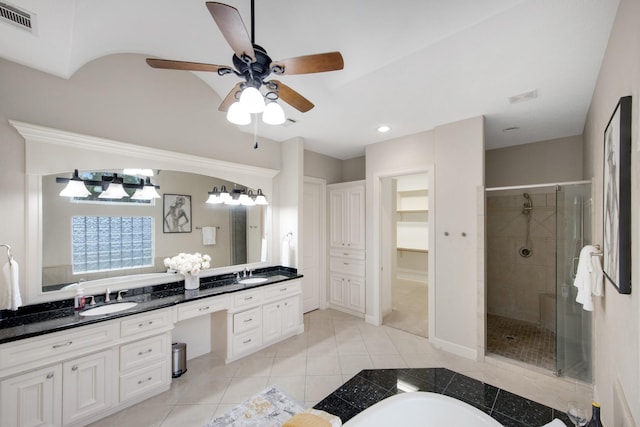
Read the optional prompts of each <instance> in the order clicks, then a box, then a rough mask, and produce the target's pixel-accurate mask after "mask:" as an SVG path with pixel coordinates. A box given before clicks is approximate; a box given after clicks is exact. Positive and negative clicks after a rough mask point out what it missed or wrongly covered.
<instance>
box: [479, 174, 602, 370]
mask: <svg viewBox="0 0 640 427" xmlns="http://www.w3.org/2000/svg"><path fill="white" fill-rule="evenodd" d="M584 184H588V185H590V186H591V196H592V198H593V194H594V188H593V182H592V181H591V180H583V181H565V182H552V183H544V184H526V185H514V186H504V187H490V188H485V195H486V193H488V192H493V191H505V190H531V189H542V188H552V189H553V191H555V192H556V199H557V194H558V189H559V188H562V187H567V186H572V185H584ZM557 215H558V207H557V206H556V218H557ZM591 216H592V218H591V219H592V227H593V212H592V213H591ZM592 233H593V230H592ZM592 235H593V234H592ZM486 239H487V236H486V235H485V244H486ZM557 239H558V230H556V242H557ZM556 250H557V246H556ZM557 262H558V255H557V253H556V316H557V315H558V312H559V310H558V301H559V299H558V295H559V292H558V291H559V289H558V286H559V283H558V274H557V271H558V268H557ZM569 262H571V263H572V262H573V261H569ZM485 263H486V256H485ZM488 286H489V284H488V283H487V284H486V286H485V292H488ZM571 288H573V286H571ZM485 316H486V310H485ZM557 322H558V320H557V318H556V331H555V333H556V354H555V357H556V370H555V371H554V372H553V374H554V375H556V376H563V375H565V374H566V373H567V370H566V369H564V367H561V366H559V359H560V358H559V357H558V349H559V347H560V346H559V343H558V339H559V338H558V337H559V334H558V331H557V329H558V327H557ZM592 335H593V331H591V336H590V337H589V339H590V342H591V343H593V336H592ZM486 337H487V331H486V330H485V340H486ZM485 348H486V346H485ZM590 363H591V365H592V366H591V369H593V348H591V354H590ZM591 376H593V372H591Z"/></svg>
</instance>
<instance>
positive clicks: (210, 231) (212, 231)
mask: <svg viewBox="0 0 640 427" xmlns="http://www.w3.org/2000/svg"><path fill="white" fill-rule="evenodd" d="M202 244H203V245H205V246H207V245H215V244H216V228H215V227H202Z"/></svg>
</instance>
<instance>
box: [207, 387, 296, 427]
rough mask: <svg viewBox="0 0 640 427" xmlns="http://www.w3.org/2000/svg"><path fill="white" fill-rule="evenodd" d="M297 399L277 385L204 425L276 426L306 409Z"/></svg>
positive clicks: (238, 426)
mask: <svg viewBox="0 0 640 427" xmlns="http://www.w3.org/2000/svg"><path fill="white" fill-rule="evenodd" d="M304 409H305V408H304V407H303V406H302V405H301V404H300V403H298V402H297V401H296V400H295V399H292V398H291V397H289V396H287V395H286V394H285V393H283V392H282V391H280V390H278V389H277V388H276V387H270V388H267V389H265V390H263V391H261V392H260V393H258V394H256V395H255V396H253V397H251V398H249V399H248V400H246V401H244V402H242V403H241V404H239V405H238V406H236V407H234V408H232V409H230V410H229V411H227V412H226V413H225V414H224V415H222V416H220V417H216V418H214V419H213V420H211V421H209V422H208V423H207V424H205V425H204V426H203V427H223V426H234V427H276V426H278V427H279V426H281V425H282V424H283V423H284V422H285V421H287V420H288V419H289V418H291V417H292V416H294V415H295V414H297V413H299V412H302V411H304Z"/></svg>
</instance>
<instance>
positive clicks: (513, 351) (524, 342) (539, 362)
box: [487, 314, 556, 371]
mask: <svg viewBox="0 0 640 427" xmlns="http://www.w3.org/2000/svg"><path fill="white" fill-rule="evenodd" d="M487 351H488V352H489V353H493V354H497V355H500V356H504V357H508V358H510V359H514V360H518V361H521V362H524V363H527V364H529V365H533V366H537V367H540V368H543V369H548V370H550V371H555V370H556V334H555V333H553V332H551V331H549V330H547V329H544V328H541V327H540V326H539V325H536V324H534V323H529V322H524V321H522V320H516V319H509V318H508V317H501V316H495V315H492V314H488V315H487Z"/></svg>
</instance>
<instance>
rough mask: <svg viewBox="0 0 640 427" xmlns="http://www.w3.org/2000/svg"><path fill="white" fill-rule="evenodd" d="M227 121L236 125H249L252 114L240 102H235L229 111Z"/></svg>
mask: <svg viewBox="0 0 640 427" xmlns="http://www.w3.org/2000/svg"><path fill="white" fill-rule="evenodd" d="M227 120H229V121H230V122H231V123H233V124H234V125H241V126H242V125H248V124H249V123H251V114H249V111H247V110H246V109H245V108H243V106H242V105H241V104H240V103H239V102H234V103H233V104H231V107H229V111H227Z"/></svg>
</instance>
